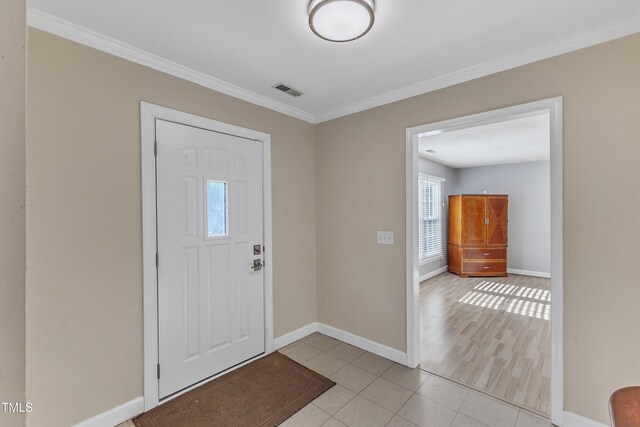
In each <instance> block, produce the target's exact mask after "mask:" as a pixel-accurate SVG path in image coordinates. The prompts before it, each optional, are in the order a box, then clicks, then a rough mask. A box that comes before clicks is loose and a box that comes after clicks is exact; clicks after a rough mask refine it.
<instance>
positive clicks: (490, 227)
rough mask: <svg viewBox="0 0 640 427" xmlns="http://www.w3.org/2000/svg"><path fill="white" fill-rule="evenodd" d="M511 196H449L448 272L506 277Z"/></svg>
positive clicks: (461, 274)
mask: <svg viewBox="0 0 640 427" xmlns="http://www.w3.org/2000/svg"><path fill="white" fill-rule="evenodd" d="M508 206H509V196H507V195H504V194H458V195H451V196H449V248H448V253H449V272H451V273H454V274H457V275H459V276H461V277H469V276H507V239H508V235H507V231H508V223H509V221H508V216H509V209H508Z"/></svg>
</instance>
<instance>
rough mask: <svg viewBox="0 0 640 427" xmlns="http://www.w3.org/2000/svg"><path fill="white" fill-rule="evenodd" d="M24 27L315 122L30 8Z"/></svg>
mask: <svg viewBox="0 0 640 427" xmlns="http://www.w3.org/2000/svg"><path fill="white" fill-rule="evenodd" d="M27 24H28V25H29V26H30V27H33V28H36V29H38V30H42V31H46V32H48V33H51V34H55V35H56V36H60V37H63V38H65V39H69V40H72V41H74V42H77V43H80V44H83V45H85V46H89V47H92V48H94V49H97V50H100V51H103V52H106V53H110V54H112V55H115V56H117V57H120V58H123V59H126V60H129V61H132V62H135V63H137V64H140V65H144V66H147V67H150V68H153V69H155V70H158V71H162V72H163V73H167V74H170V75H172V76H175V77H178V78H181V79H183V80H187V81H190V82H192V83H196V84H198V85H200V86H204V87H206V88H208V89H213V90H215V91H217V92H221V93H224V94H226V95H229V96H233V97H235V98H238V99H242V100H243V101H247V102H250V103H252V104H255V105H259V106H261V107H265V108H269V109H271V110H274V111H277V112H279V113H282V114H286V115H288V116H291V117H295V118H297V119H300V120H304V121H305V122H309V123H315V116H314V115H313V114H311V113H308V112H306V111H303V110H300V109H298V108H295V107H291V106H289V105H286V104H284V103H282V102H278V101H274V100H273V99H270V98H267V97H266V96H263V95H260V94H257V93H255V92H251V91H249V90H247V89H243V88H241V87H238V86H235V85H233V84H231V83H227V82H225V81H222V80H220V79H216V78H215V77H212V76H209V75H207V74H204V73H202V72H200V71H196V70H194V69H191V68H189V67H185V66H184V65H180V64H178V63H176V62H173V61H170V60H168V59H165V58H162V57H160V56H158V55H155V54H153V53H149V52H146V51H144V50H142V49H138V48H136V47H133V46H131V45H128V44H126V43H123V42H121V41H118V40H115V39H113V38H111V37H107V36H105V35H104V34H101V33H98V32H96V31H93V30H90V29H88V28H85V27H82V26H80V25H77V24H74V23H72V22H69V21H67V20H64V19H61V18H58V17H57V16H54V15H51V14H49V13H46V12H42V11H40V10H37V9H34V8H32V7H30V8H29V9H28V11H27Z"/></svg>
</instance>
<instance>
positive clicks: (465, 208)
mask: <svg viewBox="0 0 640 427" xmlns="http://www.w3.org/2000/svg"><path fill="white" fill-rule="evenodd" d="M462 212H464V214H463V215H462V244H463V245H484V244H485V242H486V239H487V227H486V224H485V197H484V196H462Z"/></svg>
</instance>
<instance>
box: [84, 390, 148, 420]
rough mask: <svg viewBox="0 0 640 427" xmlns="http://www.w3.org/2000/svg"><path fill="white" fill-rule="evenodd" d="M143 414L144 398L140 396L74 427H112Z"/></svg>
mask: <svg viewBox="0 0 640 427" xmlns="http://www.w3.org/2000/svg"><path fill="white" fill-rule="evenodd" d="M143 412H144V397H142V396H140V397H138V398H135V399H133V400H131V401H129V402H127V403H123V404H122V405H120V406H116V407H115V408H112V409H109V410H108V411H105V412H103V413H101V414H98V415H96V416H95V417H91V418H89V419H87V420H84V421H82V422H79V423H78V424H76V425H74V427H113V426H115V425H118V424H120V423H123V422H125V421H127V420H130V419H131V418H133V417H135V416H136V415H140V414H141V413H143Z"/></svg>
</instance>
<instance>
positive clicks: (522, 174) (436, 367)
mask: <svg viewBox="0 0 640 427" xmlns="http://www.w3.org/2000/svg"><path fill="white" fill-rule="evenodd" d="M527 129H529V130H530V132H528V135H529V137H530V140H525V139H526V138H525V137H527V135H522V133H523V132H525V131H526V130H527ZM510 130H511V131H512V132H517V133H518V134H519V135H520V137H518V139H517V140H514V138H513V136H514V134H513V133H512V134H511V135H509V131H510ZM536 130H537V134H536ZM525 133H527V132H525ZM470 135H474V136H473V137H470ZM491 135H502V137H501V138H500V137H497V138H491ZM542 140H544V141H542ZM509 141H513V143H510V142H509ZM516 142H517V143H516ZM545 143H546V147H545ZM406 144H407V158H406V161H407V181H406V189H407V211H406V212H407V229H406V232H407V236H406V238H407V239H406V240H407V248H406V250H407V360H408V365H409V366H411V367H416V366H420V367H421V368H422V369H425V370H427V371H429V372H432V373H435V374H437V375H440V376H443V377H445V378H448V379H451V380H453V381H456V382H459V383H462V384H464V385H466V386H469V387H471V388H474V389H476V390H479V391H481V392H485V393H487V394H489V395H492V396H494V397H497V398H499V399H502V400H506V401H508V402H509V403H512V404H515V405H516V406H520V407H523V408H525V409H527V410H531V411H533V412H537V413H538V414H541V415H545V416H547V417H549V418H550V419H551V421H552V422H553V423H554V424H557V425H561V422H562V413H563V407H562V406H563V397H562V396H563V394H562V390H563V384H562V296H563V295H562V262H563V260H562V98H560V97H559V98H552V99H547V100H542V101H537V102H532V103H528V104H523V105H517V106H514V107H509V108H504V109H500V110H494V111H489V112H485V113H480V114H475V115H472V116H466V117H461V118H457V119H452V120H447V121H443V122H437V123H431V124H426V125H423V126H417V127H414V128H410V129H407V142H406ZM481 146H482V147H484V148H483V149H480V150H477V148H479V147H481ZM545 153H546V154H545ZM545 155H546V158H545ZM531 191H534V192H535V194H533V193H531ZM508 193H510V194H508ZM462 194H467V197H468V199H465V196H464V195H462ZM450 195H451V196H453V197H454V200H452V202H451V209H452V212H450V211H449V197H448V196H450ZM456 197H457V199H455V198H456ZM460 198H461V199H460ZM465 200H466V201H465ZM481 202H482V203H481ZM498 202H499V203H498ZM456 203H457V205H456ZM483 203H484V204H483ZM487 204H488V205H489V206H490V207H491V206H493V207H494V208H498V209H499V210H500V212H499V216H498V217H496V216H495V215H494V214H495V212H492V215H493V216H491V215H489V214H486V213H485V212H489V211H491V209H489V208H486V205H487ZM458 205H462V206H463V207H464V206H466V207H467V208H469V209H470V210H468V212H467V213H466V214H465V213H464V209H462V211H460V206H458ZM434 206H435V207H438V208H439V209H434ZM483 206H484V208H482V207H483ZM532 206H535V208H532ZM503 207H504V211H503ZM454 211H456V212H454ZM480 211H482V212H480ZM507 212H508V213H507ZM425 213H426V214H425ZM450 215H453V216H452V217H451V218H453V219H451V221H452V223H456V222H460V221H462V222H464V221H465V218H466V219H467V220H468V219H469V218H472V220H470V221H471V222H473V221H475V220H479V221H481V225H480V226H479V227H478V228H477V229H476V232H475V235H473V236H471V237H469V238H467V240H465V237H464V236H462V238H460V236H459V235H458V236H457V237H456V235H455V233H456V231H454V230H453V228H454V227H453V226H452V230H450V229H449V220H450ZM465 215H466V216H465ZM475 217H478V218H475ZM479 217H481V218H479ZM507 217H508V218H509V220H508V222H507V219H506V218H507ZM474 218H475V219H474ZM487 220H489V221H488V223H486V222H485V221H487ZM500 221H502V222H500ZM496 222H498V223H499V224H498V232H496ZM469 224H470V223H467V224H466V226H463V227H462V228H463V229H469ZM500 224H502V226H503V229H500ZM449 233H454V234H451V235H450V234H449ZM496 236H498V237H496ZM456 239H457V240H456ZM487 239H489V240H487ZM482 258H485V259H482ZM489 258H490V259H489ZM451 272H453V273H455V274H452V273H451ZM502 276H506V277H502ZM425 280H426V281H425ZM421 282H422V285H421V284H420V283H421ZM532 340H533V341H535V345H532ZM534 348H535V349H536V351H537V353H536V351H534ZM527 352H528V354H526V353H527ZM534 353H536V354H534ZM516 370H517V372H516ZM511 373H514V374H517V376H521V377H522V381H520V382H519V381H514V378H513V377H511V376H510V374H511ZM545 387H546V389H545Z"/></svg>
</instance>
